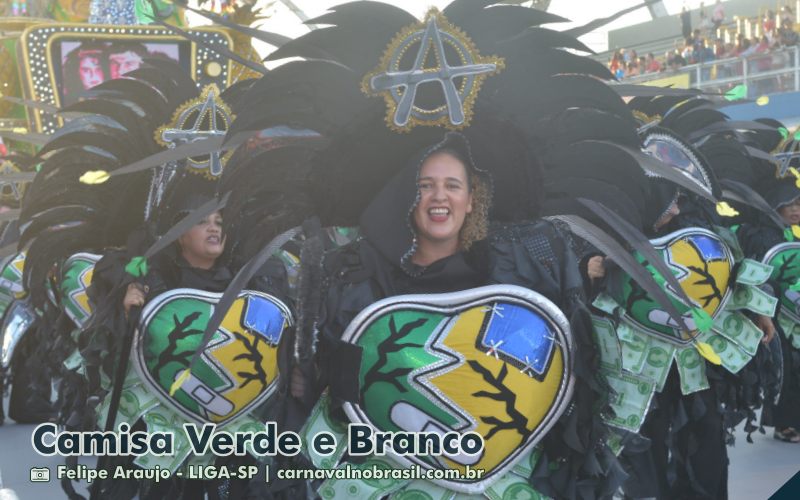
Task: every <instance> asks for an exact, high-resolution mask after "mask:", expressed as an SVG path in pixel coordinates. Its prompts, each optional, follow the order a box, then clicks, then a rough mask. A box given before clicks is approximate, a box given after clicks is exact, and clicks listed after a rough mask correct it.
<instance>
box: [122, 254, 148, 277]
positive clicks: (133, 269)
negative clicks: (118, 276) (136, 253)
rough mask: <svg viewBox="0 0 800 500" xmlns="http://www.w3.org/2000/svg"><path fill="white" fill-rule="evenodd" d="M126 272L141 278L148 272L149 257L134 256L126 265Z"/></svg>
mask: <svg viewBox="0 0 800 500" xmlns="http://www.w3.org/2000/svg"><path fill="white" fill-rule="evenodd" d="M125 272H126V273H128V274H130V275H131V276H136V277H137V278H141V277H142V276H144V275H146V274H147V259H146V258H145V257H141V256H140V257H134V258H132V259H131V261H130V262H128V264H127V265H126V266H125Z"/></svg>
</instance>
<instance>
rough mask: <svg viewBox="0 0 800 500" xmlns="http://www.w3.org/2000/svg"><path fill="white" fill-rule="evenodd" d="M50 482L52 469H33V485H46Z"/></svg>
mask: <svg viewBox="0 0 800 500" xmlns="http://www.w3.org/2000/svg"><path fill="white" fill-rule="evenodd" d="M48 481H50V469H48V468H47V467H33V468H31V482H32V483H46V482H48Z"/></svg>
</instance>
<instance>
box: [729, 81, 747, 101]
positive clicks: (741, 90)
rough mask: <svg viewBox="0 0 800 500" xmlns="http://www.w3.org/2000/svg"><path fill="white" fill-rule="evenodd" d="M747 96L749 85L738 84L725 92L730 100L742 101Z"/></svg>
mask: <svg viewBox="0 0 800 500" xmlns="http://www.w3.org/2000/svg"><path fill="white" fill-rule="evenodd" d="M746 97H747V85H737V86H735V87H733V88H732V89H730V90H729V91H728V92H727V93H726V94H725V99H727V100H729V101H740V100H742V99H744V98H746Z"/></svg>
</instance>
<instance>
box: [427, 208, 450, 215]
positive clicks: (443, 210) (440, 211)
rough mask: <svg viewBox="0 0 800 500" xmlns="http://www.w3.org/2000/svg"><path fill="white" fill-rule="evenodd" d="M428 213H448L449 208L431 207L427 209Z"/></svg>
mask: <svg viewBox="0 0 800 500" xmlns="http://www.w3.org/2000/svg"><path fill="white" fill-rule="evenodd" d="M428 213H429V214H431V215H450V209H448V208H431V209H430V210H428Z"/></svg>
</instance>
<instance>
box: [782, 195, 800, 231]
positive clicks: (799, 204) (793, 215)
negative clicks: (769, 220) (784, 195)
mask: <svg viewBox="0 0 800 500" xmlns="http://www.w3.org/2000/svg"><path fill="white" fill-rule="evenodd" d="M778 213H779V214H780V215H781V218H782V219H783V222H785V223H787V224H791V225H795V224H800V199H798V200H794V201H793V202H792V203H789V204H788V205H784V206H782V207H781V208H779V209H778Z"/></svg>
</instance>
